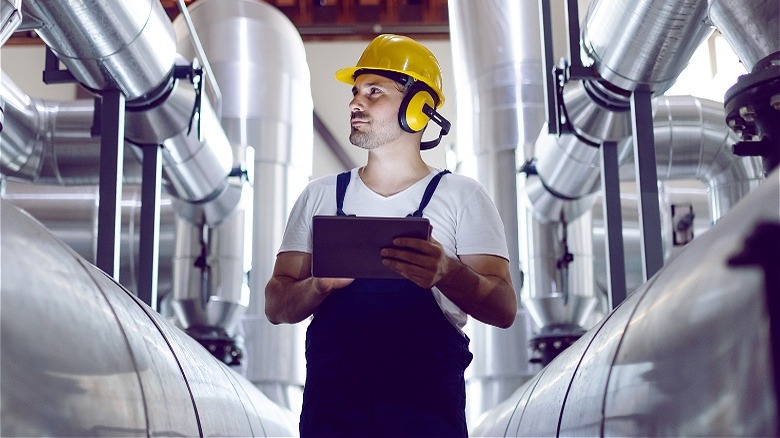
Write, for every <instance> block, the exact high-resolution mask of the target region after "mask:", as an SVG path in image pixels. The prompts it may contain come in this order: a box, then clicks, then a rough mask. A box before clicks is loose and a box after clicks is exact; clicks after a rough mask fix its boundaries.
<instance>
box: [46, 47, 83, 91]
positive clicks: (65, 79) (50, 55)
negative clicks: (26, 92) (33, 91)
mask: <svg viewBox="0 0 780 438" xmlns="http://www.w3.org/2000/svg"><path fill="white" fill-rule="evenodd" d="M43 82H44V83H46V84H49V85H51V84H70V83H73V82H78V81H76V77H75V76H73V73H71V72H70V70H68V69H64V70H63V69H61V68H60V58H59V57H58V56H57V54H56V53H54V51H53V50H52V49H51V48H50V47H49V46H46V62H45V65H44V69H43Z"/></svg>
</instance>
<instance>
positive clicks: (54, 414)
mask: <svg viewBox="0 0 780 438" xmlns="http://www.w3.org/2000/svg"><path fill="white" fill-rule="evenodd" d="M0 215H1V216H0V226H1V227H2V228H1V229H0V233H1V235H2V237H3V238H2V239H0V258H1V259H0V261H1V262H0V266H2V268H1V269H2V271H0V274H2V275H1V276H0V290H1V291H2V300H3V306H2V309H0V312H1V313H2V315H1V317H0V321H1V322H2V328H1V329H0V336H2V339H1V340H2V344H3V360H2V362H0V368H1V369H0V372H2V375H3V379H2V380H1V381H0V395H1V396H2V403H1V404H0V434H1V435H3V436H105V435H117V434H119V435H133V436H293V435H295V434H296V433H297V421H296V419H295V416H294V415H292V413H291V412H290V411H287V410H284V409H282V408H280V407H279V406H277V405H276V404H274V403H273V402H271V401H270V400H269V399H268V398H267V397H265V396H264V395H263V394H262V393H261V392H260V391H259V390H258V389H257V388H256V387H255V386H254V385H252V384H251V383H250V382H249V381H248V380H246V379H244V378H243V377H241V376H240V375H239V374H238V373H236V372H235V371H233V370H232V369H230V368H228V367H227V366H226V365H224V364H222V363H221V362H219V361H218V360H217V359H215V358H214V357H213V356H212V355H211V354H210V353H209V352H208V351H206V350H205V349H204V348H203V347H201V346H200V345H199V344H198V343H196V342H195V341H194V340H192V339H191V338H189V337H188V336H186V335H185V334H183V333H182V332H181V330H179V329H178V328H176V327H174V326H173V325H172V324H170V323H169V322H168V321H167V320H166V319H165V318H163V317H162V316H161V315H159V314H158V313H157V312H155V311H154V310H152V309H151V308H150V307H148V306H146V305H145V304H143V303H141V302H140V301H139V300H138V299H137V298H136V297H135V296H133V295H132V294H130V293H128V292H127V291H126V290H125V289H124V288H122V287H121V286H119V285H118V284H116V283H115V282H114V281H113V280H112V279H111V278H109V277H108V276H106V275H105V274H103V273H102V272H101V271H100V270H98V269H97V268H96V267H94V266H93V265H92V264H90V263H88V262H87V261H85V260H84V259H82V258H81V257H79V256H78V255H76V254H75V253H74V252H73V251H72V250H71V249H70V248H69V247H67V246H66V245H65V244H64V243H62V242H60V241H59V240H57V239H56V238H54V237H53V236H52V235H51V234H50V233H49V232H48V231H47V230H46V229H45V228H44V227H43V226H41V224H40V223H38V222H37V221H35V220H34V219H32V218H31V217H30V216H28V215H27V214H25V213H23V212H22V211H21V210H19V209H18V208H16V207H15V206H14V205H13V204H11V203H10V202H9V201H7V200H0ZM31 322H34V323H31Z"/></svg>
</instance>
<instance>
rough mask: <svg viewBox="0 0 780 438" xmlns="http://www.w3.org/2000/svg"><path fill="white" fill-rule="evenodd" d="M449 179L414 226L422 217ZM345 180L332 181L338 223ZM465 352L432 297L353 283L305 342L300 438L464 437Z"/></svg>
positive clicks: (327, 304)
mask: <svg viewBox="0 0 780 438" xmlns="http://www.w3.org/2000/svg"><path fill="white" fill-rule="evenodd" d="M446 173H448V171H446V170H445V171H443V172H440V173H439V174H437V175H436V176H435V177H434V178H433V180H431V182H430V183H429V184H428V187H427V188H426V189H425V194H424V195H423V200H422V202H421V203H420V207H419V208H418V209H417V211H416V212H414V213H412V214H410V216H422V210H423V209H424V208H425V206H426V205H427V204H428V201H430V199H431V197H432V196H433V192H434V191H435V190H436V186H437V185H438V183H439V180H440V179H441V177H442V176H443V175H444V174H446ZM344 175H346V176H344ZM349 177H350V174H349V172H345V173H343V174H341V175H339V177H338V184H337V188H336V190H337V197H336V199H337V201H336V202H337V207H338V213H337V214H339V215H344V212H343V210H342V207H343V205H344V194H345V192H346V188H347V185H348V184H349ZM468 344H469V340H468V338H467V337H465V336H464V335H463V334H461V333H460V332H459V331H458V330H457V329H456V328H455V327H454V326H453V325H452V324H451V323H450V322H449V320H447V317H446V316H445V315H444V313H443V312H442V310H441V309H440V307H439V305H438V304H437V303H436V300H435V298H434V296H433V292H432V291H431V290H430V289H423V288H421V287H419V286H417V285H416V284H414V283H413V282H411V281H409V280H406V279H400V280H396V279H388V280H376V279H355V281H354V282H352V283H351V284H350V285H349V286H347V287H345V288H343V289H338V290H335V291H333V292H331V293H330V295H329V296H328V297H327V298H326V299H325V300H324V301H323V302H322V303H321V304H320V306H319V308H318V309H317V311H316V313H315V316H314V319H313V320H312V322H311V324H310V325H309V328H308V331H307V333H306V385H305V387H304V393H303V409H302V412H301V422H300V432H301V436H304V437H306V436H339V437H347V436H353V437H358V436H360V437H369V436H402V437H411V436H447V437H459V436H461V437H465V436H467V434H468V431H467V429H466V419H465V406H466V392H465V383H464V379H463V371H464V370H465V369H466V367H467V366H468V365H469V363H470V362H471V359H472V354H471V352H469V348H468Z"/></svg>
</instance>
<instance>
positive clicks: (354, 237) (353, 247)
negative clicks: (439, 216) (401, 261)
mask: <svg viewBox="0 0 780 438" xmlns="http://www.w3.org/2000/svg"><path fill="white" fill-rule="evenodd" d="M428 229H429V222H428V219H426V218H418V217H355V216H314V219H313V231H312V232H313V247H314V249H313V251H312V275H314V276H315V277H341V278H403V277H402V276H401V275H400V274H398V273H396V272H395V271H393V270H392V269H390V268H388V267H387V266H385V265H383V264H382V257H381V256H380V255H379V251H380V250H381V249H382V248H386V247H389V246H393V239H395V238H396V237H416V238H419V239H427V238H428Z"/></svg>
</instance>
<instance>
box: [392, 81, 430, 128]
mask: <svg viewBox="0 0 780 438" xmlns="http://www.w3.org/2000/svg"><path fill="white" fill-rule="evenodd" d="M419 84H421V82H416V83H415V84H414V85H412V87H411V88H410V89H409V91H408V92H407V93H406V96H404V98H403V100H402V101H401V106H400V108H399V109H398V123H400V124H401V128H403V130H404V131H406V132H412V133H414V132H419V131H421V130H422V129H423V128H425V125H427V124H428V121H429V120H430V117H428V116H427V115H426V114H425V112H424V111H423V108H424V107H425V105H428V106H430V107H431V108H435V107H436V101H435V100H434V98H433V93H432V92H431V91H430V90H429V89H427V88H428V87H426V86H425V85H424V84H423V85H422V86H421V85H419Z"/></svg>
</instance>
